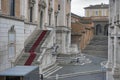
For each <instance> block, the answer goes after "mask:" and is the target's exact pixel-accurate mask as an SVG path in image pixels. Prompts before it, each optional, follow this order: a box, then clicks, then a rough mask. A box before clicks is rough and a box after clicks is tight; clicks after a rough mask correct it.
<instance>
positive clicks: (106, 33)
mask: <svg viewBox="0 0 120 80" xmlns="http://www.w3.org/2000/svg"><path fill="white" fill-rule="evenodd" d="M104 35H106V36H108V24H106V25H105V26H104Z"/></svg>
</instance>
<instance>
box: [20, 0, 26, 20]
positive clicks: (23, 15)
mask: <svg viewBox="0 0 120 80" xmlns="http://www.w3.org/2000/svg"><path fill="white" fill-rule="evenodd" d="M26 1H27V0H26ZM24 8H25V2H24V0H20V16H21V18H22V19H24V17H25V14H24V11H25V10H24Z"/></svg>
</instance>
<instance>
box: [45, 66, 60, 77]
mask: <svg viewBox="0 0 120 80" xmlns="http://www.w3.org/2000/svg"><path fill="white" fill-rule="evenodd" d="M61 68H62V67H61V66H58V65H54V66H52V67H50V68H48V69H46V70H44V71H43V75H44V77H45V78H47V77H49V76H50V75H51V74H53V73H54V72H56V71H58V70H60V69H61Z"/></svg>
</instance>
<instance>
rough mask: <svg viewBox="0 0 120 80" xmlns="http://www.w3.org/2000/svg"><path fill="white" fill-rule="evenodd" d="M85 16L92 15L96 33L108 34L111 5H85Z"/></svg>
mask: <svg viewBox="0 0 120 80" xmlns="http://www.w3.org/2000/svg"><path fill="white" fill-rule="evenodd" d="M84 9H85V17H91V18H92V21H93V23H94V28H95V33H94V34H95V35H108V34H107V33H108V16H109V5H108V4H103V3H101V4H98V5H90V6H88V7H85V8H84Z"/></svg>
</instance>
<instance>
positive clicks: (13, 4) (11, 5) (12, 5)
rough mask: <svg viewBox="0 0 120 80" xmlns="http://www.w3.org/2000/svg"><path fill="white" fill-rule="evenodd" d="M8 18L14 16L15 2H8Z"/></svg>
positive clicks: (11, 0) (12, 0)
mask: <svg viewBox="0 0 120 80" xmlns="http://www.w3.org/2000/svg"><path fill="white" fill-rule="evenodd" d="M10 16H15V0H10Z"/></svg>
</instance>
